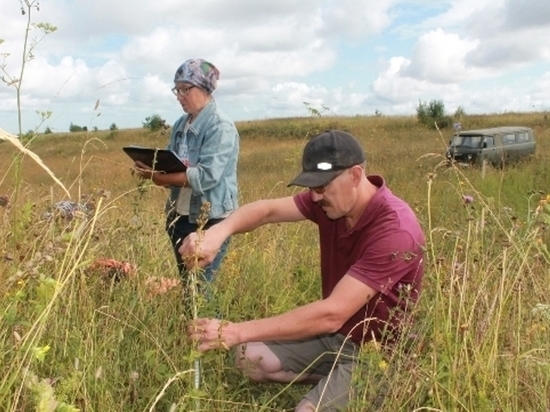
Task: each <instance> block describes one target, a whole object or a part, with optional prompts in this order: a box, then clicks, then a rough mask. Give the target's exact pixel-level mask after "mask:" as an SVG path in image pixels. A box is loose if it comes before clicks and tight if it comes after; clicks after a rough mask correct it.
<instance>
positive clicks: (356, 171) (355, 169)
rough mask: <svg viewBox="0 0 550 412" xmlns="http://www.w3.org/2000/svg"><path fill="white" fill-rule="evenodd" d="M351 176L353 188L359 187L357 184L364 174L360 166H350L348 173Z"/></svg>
mask: <svg viewBox="0 0 550 412" xmlns="http://www.w3.org/2000/svg"><path fill="white" fill-rule="evenodd" d="M349 172H350V173H351V176H352V178H353V184H354V185H355V186H359V182H361V178H362V177H363V175H364V174H365V170H364V169H363V167H361V166H360V165H355V166H352V167H351V169H350V171H349Z"/></svg>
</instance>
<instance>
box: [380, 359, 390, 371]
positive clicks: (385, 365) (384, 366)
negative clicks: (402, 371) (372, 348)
mask: <svg viewBox="0 0 550 412" xmlns="http://www.w3.org/2000/svg"><path fill="white" fill-rule="evenodd" d="M378 368H379V369H380V370H381V371H385V370H386V369H388V362H386V361H385V360H381V361H380V362H379V363H378Z"/></svg>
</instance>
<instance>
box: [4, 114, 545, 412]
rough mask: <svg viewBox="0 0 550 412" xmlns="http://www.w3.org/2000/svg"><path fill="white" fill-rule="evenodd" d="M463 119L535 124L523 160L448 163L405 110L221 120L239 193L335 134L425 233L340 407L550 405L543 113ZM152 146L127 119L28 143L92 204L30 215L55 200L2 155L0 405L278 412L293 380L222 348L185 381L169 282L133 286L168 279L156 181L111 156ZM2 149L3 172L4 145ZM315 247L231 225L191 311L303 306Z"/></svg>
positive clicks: (251, 191) (274, 192) (179, 311)
mask: <svg viewBox="0 0 550 412" xmlns="http://www.w3.org/2000/svg"><path fill="white" fill-rule="evenodd" d="M467 122H468V124H471V125H472V127H487V126H494V125H502V124H518V125H526V126H531V127H533V128H534V129H535V133H536V136H537V138H538V141H537V153H536V156H535V158H534V159H533V160H531V161H528V162H524V163H521V164H518V165H514V166H510V167H507V168H505V169H489V170H488V171H487V173H486V176H485V178H482V176H481V171H480V170H478V169H475V168H474V169H458V168H453V167H447V166H444V165H443V163H442V161H443V159H444V157H443V155H444V149H445V144H446V142H447V141H448V139H449V135H448V132H442V133H441V134H440V133H438V132H437V131H431V130H426V129H424V128H422V127H420V126H418V125H417V123H416V120H415V119H414V118H412V117H411V118H407V117H399V118H387V117H353V118H319V119H286V120H265V121H258V122H246V123H241V124H238V127H239V130H240V131H241V133H242V136H243V137H242V142H241V146H242V149H241V157H240V161H239V182H240V188H241V202H242V203H245V202H249V201H252V200H254V199H257V198H262V197H278V196H286V195H291V194H293V193H295V192H296V190H298V189H296V188H287V187H286V184H287V183H288V181H290V180H291V179H292V178H293V177H294V175H295V174H296V173H297V172H298V171H299V169H300V156H301V151H302V148H303V145H304V144H305V142H306V141H307V138H308V137H310V136H312V135H314V134H315V133H317V132H319V131H322V130H324V129H326V128H327V127H338V128H341V129H345V130H348V131H350V132H351V133H353V134H354V135H356V136H358V137H359V138H360V140H361V141H362V142H363V144H364V146H365V148H366V151H367V159H368V162H369V165H368V169H369V170H368V171H369V173H380V174H382V175H383V176H384V177H385V178H386V180H387V182H388V184H389V186H390V188H391V189H392V190H393V191H394V193H396V194H397V195H399V196H400V197H402V198H403V199H405V200H406V201H408V202H409V203H410V204H411V205H412V206H413V208H414V209H415V211H416V213H417V215H418V217H419V219H420V220H421V222H422V225H423V227H424V229H425V231H426V234H427V238H428V245H427V249H426V257H425V258H426V262H427V270H426V274H425V280H424V290H423V294H422V297H421V300H420V303H419V305H418V308H417V312H418V313H417V316H416V317H417V319H418V321H417V322H416V324H415V325H414V326H413V328H412V329H411V330H410V333H409V334H408V335H409V339H408V340H407V341H406V342H403V343H402V345H401V346H400V347H399V350H398V351H396V353H394V354H393V355H392V357H391V359H389V358H387V357H385V356H384V355H383V354H382V353H381V352H380V351H379V348H377V347H376V345H367V346H366V347H365V348H364V350H363V353H362V354H361V362H362V364H363V365H364V367H363V368H361V370H360V371H359V372H358V374H357V376H356V382H357V386H356V400H355V402H354V403H353V405H352V406H350V410H351V411H366V410H369V408H370V410H372V409H373V408H372V407H371V406H372V405H374V403H373V399H378V402H379V406H378V407H377V409H378V410H383V411H395V410H403V411H411V410H432V411H433V410H441V411H448V410H453V411H454V410H456V411H459V410H460V411H461V410H464V411H495V410H506V411H522V410H523V411H528V410H537V411H538V410H541V411H543V410H549V409H550V392H549V390H548V387H550V368H549V365H550V359H549V358H550V354H549V349H550V343H549V342H550V340H549V339H548V338H549V329H548V328H549V327H550V324H549V323H550V306H547V305H549V304H550V302H549V298H548V286H547V285H548V277H549V274H550V255H549V252H548V246H549V245H550V235H549V232H548V226H549V225H550V205H549V203H550V198H548V197H547V195H548V194H549V193H550V180H549V176H550V131H549V125H548V123H547V118H546V117H545V116H544V114H541V113H528V114H512V113H508V114H503V115H491V116H476V117H471V118H467V119H466V120H465V121H463V124H465V123H467ZM166 139H167V136H166V135H162V134H151V133H148V132H146V131H145V130H141V129H136V130H125V131H119V132H117V133H116V134H112V133H108V132H93V133H72V134H67V135H62V134H58V135H48V136H44V137H39V138H36V139H34V140H33V141H32V143H31V144H30V146H29V149H30V150H32V151H33V152H34V153H36V154H37V155H38V156H39V157H40V158H41V160H42V161H43V162H44V163H45V164H46V165H47V166H48V167H49V168H50V169H51V170H52V171H53V173H54V174H55V176H56V177H57V178H58V179H59V180H60V181H61V182H62V183H63V184H64V186H65V187H66V188H67V189H68V191H69V192H70V194H71V197H72V200H73V201H75V202H81V201H83V199H87V200H88V199H90V198H91V199H92V200H93V201H94V203H95V209H94V210H93V212H90V213H88V214H87V215H86V214H76V215H75V216H73V217H72V218H70V219H67V218H65V219H64V218H62V217H57V218H53V219H45V216H49V215H45V214H44V212H46V211H48V210H49V209H50V208H51V207H52V205H54V204H55V202H58V201H60V200H64V199H67V195H65V194H64V192H63V191H62V190H60V189H59V188H57V187H56V186H55V185H54V183H53V181H52V179H51V177H49V176H47V174H46V173H45V172H44V170H43V169H42V168H41V167H39V166H37V165H36V163H35V162H34V161H33V160H32V159H30V158H28V157H27V156H23V158H22V159H21V165H22V168H21V170H22V175H21V181H20V183H16V182H18V181H16V180H15V178H14V177H15V175H14V171H13V170H12V169H11V168H9V167H7V168H4V169H3V170H5V172H4V175H3V176H2V177H1V178H0V196H1V195H5V196H6V197H7V198H11V201H10V202H9V203H8V205H7V206H2V207H0V222H1V226H0V250H1V251H2V256H1V259H0V273H2V277H1V281H0V294H1V296H2V299H1V300H0V314H1V317H0V365H1V367H2V372H3V374H2V376H1V377H0V409H1V410H5V411H27V410H28V411H31V410H39V411H46V410H47V411H50V410H55V409H52V407H50V409H48V406H46V405H57V408H58V409H57V410H71V408H73V410H74V408H79V409H80V410H82V411H111V410H124V411H137V410H141V411H148V410H157V411H169V410H178V411H189V410H203V411H207V410H208V411H212V410H215V411H258V410H263V411H283V410H292V408H293V407H294V405H295V404H296V403H297V401H298V400H299V399H300V397H301V395H302V394H303V393H305V392H306V391H307V388H306V387H303V386H293V385H282V384H276V385H257V384H252V383H250V382H248V381H247V380H246V379H244V378H243V377H242V376H241V375H240V374H239V373H238V372H237V371H236V370H235V368H234V366H233V356H234V354H233V353H232V352H212V353H207V354H205V355H203V356H202V357H201V366H202V371H201V378H202V384H201V387H200V390H196V388H194V381H193V368H194V360H195V359H196V354H195V353H194V352H193V348H192V346H191V345H190V343H189V342H188V341H187V340H186V338H185V334H184V330H185V326H186V324H187V321H188V320H189V319H188V315H187V314H186V311H185V310H184V309H185V308H184V304H183V302H182V298H181V290H180V289H179V288H174V289H171V290H170V291H168V292H167V293H165V294H162V295H151V293H150V289H149V287H148V283H147V279H148V278H150V277H156V278H160V277H169V278H176V277H177V270H176V267H175V262H174V259H173V256H172V251H171V246H170V244H169V241H168V237H167V236H166V234H165V233H164V216H163V211H162V209H163V203H164V200H165V196H166V193H165V190H164V189H161V188H158V187H155V186H152V185H150V184H148V183H145V184H144V183H143V182H140V181H139V180H137V179H135V178H134V177H133V176H132V175H131V173H130V171H129V166H130V165H131V161H130V159H129V158H127V157H126V156H125V155H124V153H123V152H122V150H121V147H122V146H124V145H126V144H142V145H149V146H157V147H163V146H164V145H165V141H166ZM0 146H1V147H2V149H1V150H0V164H2V165H10V164H11V159H12V158H13V157H14V156H21V153H20V152H19V151H17V150H16V149H15V148H12V147H11V146H8V145H7V144H6V143H0ZM16 184H18V185H19V186H18V187H15V186H16ZM15 191H18V193H19V195H18V197H17V200H16V202H14V201H13V197H12V196H11V195H12V194H13V193H14V192H15ZM13 209H17V210H18V213H17V215H14V214H12V213H10V210H13ZM13 216H17V219H16V220H14V219H13ZM16 228H17V233H19V234H20V235H19V238H18V239H17V241H14V239H13V233H14V232H15V229H16ZM97 258H112V259H116V260H119V261H125V262H129V263H131V264H133V265H135V266H136V268H137V270H136V273H135V276H133V277H130V276H126V277H124V276H123V277H122V279H120V280H117V279H118V278H117V276H108V275H109V274H110V275H113V273H104V272H102V271H100V270H94V269H93V265H92V263H93V262H94V261H95V259H97ZM318 259H319V257H318V245H317V234H316V230H315V227H314V225H312V224H310V223H307V222H303V223H299V224H288V225H272V226H269V227H263V228H260V229H258V230H257V231H255V232H254V233H250V234H245V235H240V236H236V237H234V238H233V241H232V243H231V247H230V251H229V253H228V255H227V257H226V260H225V261H224V264H223V265H222V268H221V270H220V272H219V275H218V278H217V281H216V282H215V284H214V292H213V296H214V298H213V299H212V300H211V301H209V302H202V304H201V307H200V308H199V311H200V312H201V313H202V314H211V313H220V314H221V315H222V316H223V317H224V319H227V320H231V321H239V320H244V319H251V318H257V317H264V316H270V315H274V314H278V313H281V312H284V311H287V310H289V309H291V308H293V307H295V306H296V305H300V304H304V303H306V302H309V301H311V300H314V299H318V298H319V296H320V283H319V275H318V273H319V261H318ZM380 387H384V388H385V389H386V390H387V393H386V395H385V397H381V396H380V393H381V391H380V390H379V388H380ZM198 399H200V402H199V403H197V402H196V401H197V400H198ZM48 402H49V403H48ZM40 405H41V406H40ZM63 408H65V409H63Z"/></svg>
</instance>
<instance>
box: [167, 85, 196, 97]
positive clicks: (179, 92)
mask: <svg viewBox="0 0 550 412" xmlns="http://www.w3.org/2000/svg"><path fill="white" fill-rule="evenodd" d="M193 87H197V86H189V87H181V88H177V87H174V88H172V93H174V96H187V95H188V94H189V93H190V92H191V89H192V88H193Z"/></svg>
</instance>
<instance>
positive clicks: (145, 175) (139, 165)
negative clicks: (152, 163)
mask: <svg viewBox="0 0 550 412" xmlns="http://www.w3.org/2000/svg"><path fill="white" fill-rule="evenodd" d="M133 170H134V172H135V173H136V174H137V175H138V176H139V177H141V178H142V179H151V178H152V177H153V173H156V172H155V171H153V169H152V168H151V167H149V166H147V165H146V164H145V163H143V162H140V161H139V160H138V161H136V162H135V163H134V169H133Z"/></svg>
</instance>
